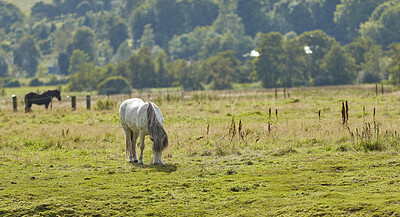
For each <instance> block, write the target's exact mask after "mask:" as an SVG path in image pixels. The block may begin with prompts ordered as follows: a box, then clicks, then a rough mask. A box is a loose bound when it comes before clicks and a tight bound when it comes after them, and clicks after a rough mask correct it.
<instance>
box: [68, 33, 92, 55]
mask: <svg viewBox="0 0 400 217" xmlns="http://www.w3.org/2000/svg"><path fill="white" fill-rule="evenodd" d="M74 50H81V51H83V52H85V53H86V54H87V55H88V56H89V60H90V61H94V60H95V58H96V52H95V51H96V47H95V35H94V32H93V30H92V29H90V28H87V27H86V28H78V29H77V30H76V32H75V34H74V36H73V39H72V43H71V44H70V47H69V49H68V51H69V54H70V55H71V54H72V52H73V51H74Z"/></svg>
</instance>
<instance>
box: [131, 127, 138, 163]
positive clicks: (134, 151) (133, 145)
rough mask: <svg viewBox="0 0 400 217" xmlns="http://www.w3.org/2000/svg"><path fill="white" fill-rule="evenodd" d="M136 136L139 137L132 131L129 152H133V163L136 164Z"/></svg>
mask: <svg viewBox="0 0 400 217" xmlns="http://www.w3.org/2000/svg"><path fill="white" fill-rule="evenodd" d="M138 136H139V135H138V132H135V131H132V146H131V148H132V150H131V152H133V163H137V162H138V160H137V158H136V141H137V138H138Z"/></svg>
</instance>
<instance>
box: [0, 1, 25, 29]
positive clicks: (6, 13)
mask: <svg viewBox="0 0 400 217" xmlns="http://www.w3.org/2000/svg"><path fill="white" fill-rule="evenodd" d="M23 20H24V14H23V13H22V11H21V10H20V9H19V8H18V7H17V6H15V5H14V4H11V3H5V2H4V1H0V28H1V29H4V32H5V33H9V32H10V31H11V27H12V26H13V25H14V24H16V23H22V22H23Z"/></svg>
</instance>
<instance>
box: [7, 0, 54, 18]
mask: <svg viewBox="0 0 400 217" xmlns="http://www.w3.org/2000/svg"><path fill="white" fill-rule="evenodd" d="M40 1H43V2H44V3H51V2H52V0H18V1H15V0H5V2H10V3H13V4H15V5H17V6H18V7H19V8H20V9H21V10H22V12H24V14H25V15H29V14H30V13H31V7H32V6H33V5H34V4H36V2H40Z"/></svg>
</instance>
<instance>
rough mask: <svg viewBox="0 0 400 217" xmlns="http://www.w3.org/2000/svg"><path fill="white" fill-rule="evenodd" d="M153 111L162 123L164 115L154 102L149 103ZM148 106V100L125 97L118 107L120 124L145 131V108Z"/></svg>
mask: <svg viewBox="0 0 400 217" xmlns="http://www.w3.org/2000/svg"><path fill="white" fill-rule="evenodd" d="M151 104H152V106H153V108H154V112H155V113H156V116H157V120H158V121H159V122H160V124H161V125H163V124H164V117H163V115H162V113H161V111H160V109H159V108H158V106H157V105H156V104H154V103H151ZM148 107H149V103H148V102H144V101H143V100H141V99H139V98H132V99H127V100H125V101H123V102H122V103H121V106H120V107H119V118H120V121H121V124H122V126H124V125H126V126H127V127H129V128H130V129H131V130H133V131H135V130H139V129H141V130H144V131H145V132H146V135H147V134H148V132H147V127H148V125H147V108H148Z"/></svg>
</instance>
